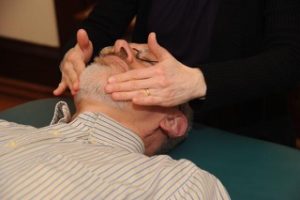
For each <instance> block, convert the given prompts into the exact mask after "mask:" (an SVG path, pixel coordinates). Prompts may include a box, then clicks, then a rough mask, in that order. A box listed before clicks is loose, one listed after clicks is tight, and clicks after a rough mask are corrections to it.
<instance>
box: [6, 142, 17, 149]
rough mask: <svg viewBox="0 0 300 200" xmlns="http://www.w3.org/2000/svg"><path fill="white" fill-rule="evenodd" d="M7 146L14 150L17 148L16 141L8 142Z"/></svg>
mask: <svg viewBox="0 0 300 200" xmlns="http://www.w3.org/2000/svg"><path fill="white" fill-rule="evenodd" d="M8 146H9V147H11V148H16V147H17V143H16V141H10V142H9V143H8Z"/></svg>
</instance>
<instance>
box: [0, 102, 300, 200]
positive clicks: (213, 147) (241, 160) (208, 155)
mask: <svg viewBox="0 0 300 200" xmlns="http://www.w3.org/2000/svg"><path fill="white" fill-rule="evenodd" d="M58 100H59V99H58V98H50V99H41V100H36V101H31V102H28V103H25V104H22V105H19V106H16V107H14V108H10V109H7V110H5V111H2V112H0V118H1V119H6V120H9V121H14V122H18V123H23V124H29V125H33V126H36V127H41V126H45V125H48V123H49V122H50V120H51V117H52V114H53V109H54V105H55V104H56V102H57V101H58ZM66 100H67V101H68V102H69V103H70V104H72V102H71V101H70V99H66ZM72 105H73V104H72ZM169 155H171V156H172V157H173V158H175V159H179V158H186V159H190V160H192V161H193V162H194V163H196V164H197V165H198V166H199V167H200V168H202V169H205V170H207V171H209V172H210V173H212V174H214V175H216V176H217V177H218V178H219V179H220V180H221V181H222V183H223V184H224V185H225V187H226V188H227V190H228V192H229V194H230V196H231V198H232V199H234V200H235V199H238V200H268V199H270V200H277V199H278V200H300V151H299V150H296V149H292V148H289V147H286V146H282V145H278V144H273V143H269V142H265V141H260V140H257V139H252V138H247V137H244V136H239V135H235V134H232V133H228V132H225V131H222V130H218V129H213V128H210V127H205V126H201V125H199V124H195V125H194V127H193V129H192V130H191V132H190V135H189V137H188V139H187V140H186V141H185V142H183V143H182V144H181V145H179V146H178V147H177V148H176V149H174V150H173V151H172V152H170V153H169Z"/></svg>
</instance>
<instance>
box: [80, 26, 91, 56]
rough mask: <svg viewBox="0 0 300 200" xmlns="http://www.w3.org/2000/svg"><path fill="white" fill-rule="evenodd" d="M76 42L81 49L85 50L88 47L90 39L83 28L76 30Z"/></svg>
mask: <svg viewBox="0 0 300 200" xmlns="http://www.w3.org/2000/svg"><path fill="white" fill-rule="evenodd" d="M77 43H78V45H79V47H80V49H81V50H82V51H86V50H88V49H89V48H90V39H89V36H88V34H87V32H86V31H85V30H84V29H79V30H78V31H77Z"/></svg>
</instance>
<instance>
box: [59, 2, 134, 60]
mask: <svg viewBox="0 0 300 200" xmlns="http://www.w3.org/2000/svg"><path fill="white" fill-rule="evenodd" d="M137 6H138V0H99V1H98V3H97V5H96V6H95V8H94V9H93V11H92V12H91V14H90V15H89V17H88V18H87V19H86V20H84V21H83V23H82V24H81V25H80V26H79V28H83V29H85V30H86V31H87V32H88V35H89V38H90V40H91V41H92V43H93V47H94V52H93V57H94V56H96V55H98V53H99V51H100V50H101V49H102V48H103V47H105V46H108V45H112V44H113V43H114V42H115V40H116V39H120V38H121V37H122V36H123V34H124V32H125V31H126V29H127V27H128V25H129V23H130V22H131V20H132V19H133V17H134V16H135V15H136V12H137ZM75 44H76V33H74V34H73V36H72V38H71V39H70V41H69V42H68V43H67V45H66V46H65V47H64V50H63V53H66V52H67V51H68V50H69V49H70V48H72V47H73V46H74V45H75Z"/></svg>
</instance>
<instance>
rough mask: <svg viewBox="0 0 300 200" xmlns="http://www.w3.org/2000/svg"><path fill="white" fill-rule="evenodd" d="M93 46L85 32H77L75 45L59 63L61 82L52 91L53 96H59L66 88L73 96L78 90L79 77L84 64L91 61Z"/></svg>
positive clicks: (81, 30)
mask: <svg viewBox="0 0 300 200" xmlns="http://www.w3.org/2000/svg"><path fill="white" fill-rule="evenodd" d="M92 53H93V45H92V42H91V41H90V40H89V37H88V34H87V32H86V31H85V30H83V29H80V30H78V32H77V44H76V45H75V46H74V47H73V48H71V49H70V50H69V51H68V52H67V53H66V54H65V56H64V58H63V60H62V61H61V63H60V70H61V73H62V78H61V82H60V83H59V85H58V87H57V88H56V89H55V90H54V91H53V94H54V95H57V96H58V95H61V94H62V93H63V92H64V91H65V90H66V89H67V88H69V89H70V91H71V93H72V94H73V95H74V94H76V92H77V91H78V90H79V75H80V74H81V72H82V71H83V70H84V69H85V67H86V63H87V62H88V61H89V60H90V59H91V57H92Z"/></svg>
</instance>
